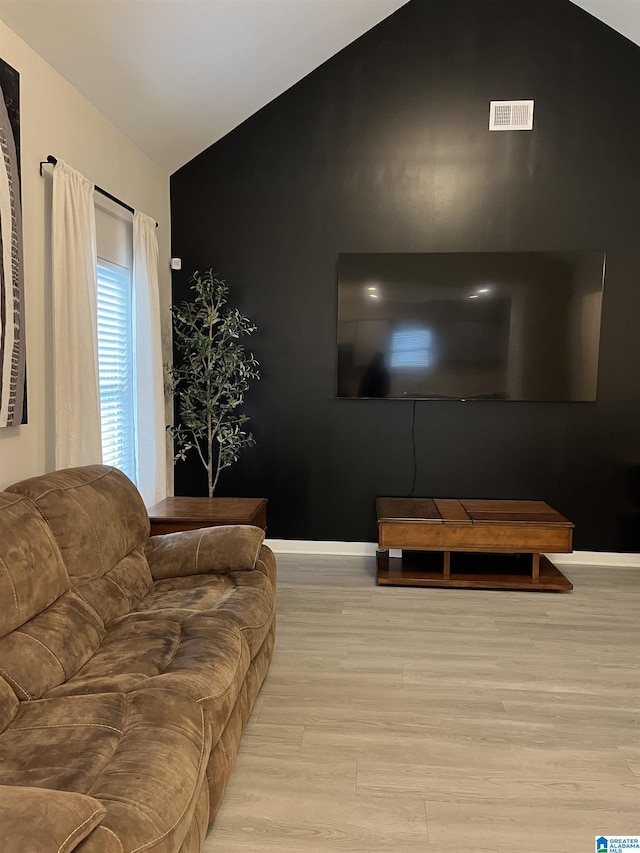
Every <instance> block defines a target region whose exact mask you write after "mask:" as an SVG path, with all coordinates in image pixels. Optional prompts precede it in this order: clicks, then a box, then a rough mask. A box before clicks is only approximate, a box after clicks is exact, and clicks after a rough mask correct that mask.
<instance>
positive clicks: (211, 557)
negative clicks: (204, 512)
mask: <svg viewBox="0 0 640 853" xmlns="http://www.w3.org/2000/svg"><path fill="white" fill-rule="evenodd" d="M263 541H264V530H261V528H259V527H250V526H249V525H246V524H233V525H225V526H222V527H204V528H202V529H201V530H184V531H180V532H179V533H164V534H161V535H159V536H150V537H149V540H148V542H147V545H146V548H145V553H146V555H147V560H148V561H149V567H150V568H151V575H152V577H153V579H154V580H162V579H164V578H176V577H182V576H184V575H202V574H216V573H225V572H238V571H251V570H253V569H255V567H256V560H257V558H258V554H259V552H260V547H261V546H262V543H263Z"/></svg>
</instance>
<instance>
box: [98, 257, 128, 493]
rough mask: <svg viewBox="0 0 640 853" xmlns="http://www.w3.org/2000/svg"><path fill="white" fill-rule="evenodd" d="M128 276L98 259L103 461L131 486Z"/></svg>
mask: <svg viewBox="0 0 640 853" xmlns="http://www.w3.org/2000/svg"><path fill="white" fill-rule="evenodd" d="M132 314H133V312H132V299H131V274H130V271H129V270H128V269H127V268H126V267H122V266H119V265H118V264H114V263H111V262H110V261H105V260H103V259H102V258H98V373H99V381H100V417H101V421H102V460H103V462H104V464H105V465H113V466H115V467H116V468H120V470H121V471H124V473H125V474H126V475H127V476H128V477H130V478H131V479H132V480H134V481H135V443H134V370H133V329H132Z"/></svg>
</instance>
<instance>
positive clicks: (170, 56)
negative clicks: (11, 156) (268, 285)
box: [0, 0, 640, 172]
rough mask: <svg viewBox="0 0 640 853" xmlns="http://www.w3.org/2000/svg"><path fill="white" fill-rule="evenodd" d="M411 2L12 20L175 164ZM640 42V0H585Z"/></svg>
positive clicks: (4, 10) (70, 2)
mask: <svg viewBox="0 0 640 853" xmlns="http://www.w3.org/2000/svg"><path fill="white" fill-rule="evenodd" d="M405 2H406V0H0V17H2V19H3V20H4V21H5V23H7V24H8V25H9V26H10V27H11V28H12V29H13V30H14V31H15V32H16V33H17V34H18V35H19V36H20V37H21V38H23V39H24V40H25V41H26V42H27V43H28V44H29V45H31V47H32V48H33V49H34V50H36V51H37V52H38V53H39V54H40V55H41V56H42V57H43V58H44V59H45V60H46V61H47V62H48V63H49V64H50V65H52V66H53V67H54V68H55V69H56V70H57V71H59V72H60V73H61V74H62V75H63V76H64V77H65V78H66V79H67V80H69V82H70V83H72V84H73V86H75V88H76V89H78V90H79V91H80V92H81V93H82V94H83V95H84V96H85V97H86V98H87V99H88V100H90V101H91V102H92V103H93V104H94V105H95V106H96V107H97V108H98V109H99V110H100V111H101V112H102V113H103V114H104V115H106V116H107V117H108V118H109V119H110V120H111V121H112V122H113V123H114V124H115V125H116V126H117V127H119V128H120V129H121V130H122V131H124V133H126V134H127V136H129V137H130V139H132V140H133V141H134V142H135V143H136V144H137V145H138V146H139V147H140V148H141V149H142V150H143V151H145V152H146V153H147V154H148V156H149V157H151V159H153V160H154V161H155V162H156V163H158V164H159V165H161V166H163V167H165V168H166V169H167V170H168V171H169V172H173V171H175V170H176V169H178V168H179V167H180V166H182V165H183V164H184V163H186V162H188V161H189V160H191V159H192V158H193V157H194V156H195V155H196V154H199V153H200V152H201V151H203V150H204V149H205V148H207V147H208V146H209V145H211V144H212V143H213V142H215V141H216V140H217V139H220V137H222V136H224V135H225V134H226V133H228V132H229V131H230V130H232V129H233V128H234V127H236V126H237V125H238V124H240V122H242V121H244V119H246V118H248V117H249V116H250V115H252V114H253V113H254V112H256V111H257V110H259V109H260V108H261V107H263V106H264V105H265V104H267V103H269V101H271V100H273V98H275V97H277V96H278V95H279V94H281V93H282V92H284V91H285V90H286V89H288V88H289V87H290V86H292V85H293V84H294V83H296V82H297V81H298V80H300V79H302V77H304V76H305V75H306V74H308V73H309V72H310V71H312V70H313V69H314V68H317V67H318V65H321V64H322V63H323V62H324V61H325V60H326V59H328V58H329V57H330V56H333V55H334V54H335V53H337V52H338V51H339V50H341V49H342V48H343V47H345V46H346V45H348V44H350V43H351V42H352V41H354V40H355V39H356V38H358V36H360V35H362V34H363V33H365V32H366V31H367V30H369V29H371V28H372V27H374V26H375V25H376V24H377V23H379V22H380V21H381V20H383V18H385V17H387V16H388V15H390V14H391V13H392V12H394V11H395V10H396V9H398V8H399V7H400V6H403V5H404V3H405ZM577 5H579V6H582V7H583V8H585V9H586V10H587V11H589V12H591V14H594V15H596V16H597V17H600V18H601V19H602V20H604V21H605V22H606V23H608V24H609V25H610V26H613V27H614V28H616V29H618V30H619V31H620V32H622V33H623V34H624V35H626V36H627V37H628V38H630V39H632V40H633V41H635V42H636V43H638V44H640V0H578V2H577Z"/></svg>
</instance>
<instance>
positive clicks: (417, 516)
mask: <svg viewBox="0 0 640 853" xmlns="http://www.w3.org/2000/svg"><path fill="white" fill-rule="evenodd" d="M376 509H377V515H378V553H377V568H378V572H377V580H378V583H379V584H389V585H393V586H437V587H462V588H469V589H527V590H553V591H565V590H570V589H573V585H572V584H571V582H570V581H569V580H568V579H567V578H566V577H565V576H564V575H563V574H562V572H560V571H559V570H558V569H557V568H556V567H555V566H554V565H553V563H551V562H550V561H549V560H548V559H547V558H546V557H545V556H544V554H543V553H542V552H545V551H546V552H552V553H570V552H571V551H572V550H573V549H572V536H573V527H574V525H573V524H572V522H570V521H568V520H567V519H566V518H564V516H562V515H560V513H559V512H556V510H554V509H553V508H552V507H550V506H549V505H548V504H546V503H545V502H544V501H496V500H486V501H485V500H457V499H451V498H447V499H442V498H378V499H377V502H376ZM389 549H400V550H402V556H401V557H390V556H389ZM417 552H420V553H417ZM425 552H436V555H435V557H434V554H433V553H425ZM452 553H455V554H456V557H455V558H454V560H453V561H452V558H451V555H452ZM438 554H440V555H442V556H438ZM523 554H524V555H531V557H530V558H529V557H528V556H526V557H525V558H524V559H523V558H522V557H521V556H520V555H523Z"/></svg>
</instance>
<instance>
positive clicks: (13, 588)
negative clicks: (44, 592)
mask: <svg viewBox="0 0 640 853" xmlns="http://www.w3.org/2000/svg"><path fill="white" fill-rule="evenodd" d="M0 564H2V566H3V567H4V570H5V572H6V573H7V577H8V578H9V584H10V585H11V591H12V592H13V601H14V604H15V606H16V616H17V617H18V619H19V618H20V608H19V607H18V595H17V593H16V588H15V586H14V585H13V578H12V577H11V573H10V572H9V566H7V564H6V563H5V561H4V560H3V559H2V557H0Z"/></svg>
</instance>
